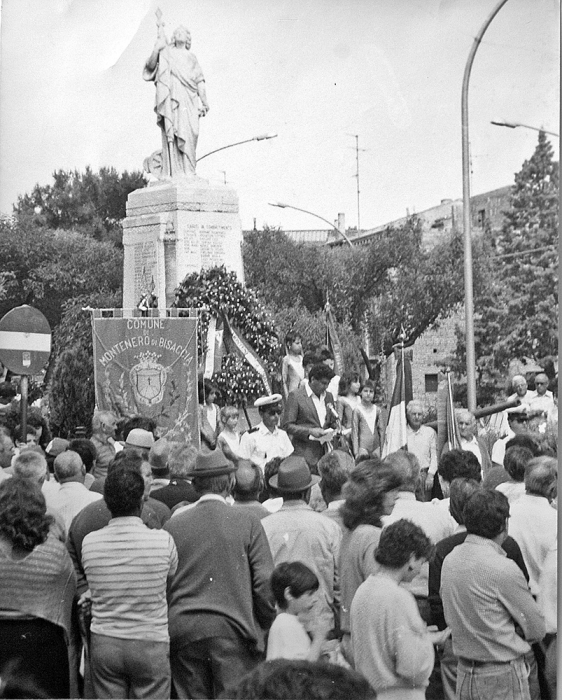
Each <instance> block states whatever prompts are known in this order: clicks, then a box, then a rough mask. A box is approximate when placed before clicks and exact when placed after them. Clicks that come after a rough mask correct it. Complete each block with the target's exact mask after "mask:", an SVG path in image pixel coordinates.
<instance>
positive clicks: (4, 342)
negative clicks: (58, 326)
mask: <svg viewBox="0 0 562 700" xmlns="http://www.w3.org/2000/svg"><path fill="white" fill-rule="evenodd" d="M50 354H51V327H50V326H49V322H48V321H47V319H46V318H45V316H43V314H42V313H41V312H40V311H39V310H38V309H34V308H33V307H32V306H28V305H27V304H24V305H23V306H17V307H16V308H15V309H12V310H11V311H8V313H7V314H6V315H5V316H3V317H2V320H0V362H2V363H3V364H5V365H6V367H7V368H8V369H9V370H11V371H12V372H14V373H15V374H38V373H39V372H40V371H41V370H42V369H43V367H44V365H45V363H46V362H47V360H48V359H49V355H50Z"/></svg>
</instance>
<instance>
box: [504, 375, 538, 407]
mask: <svg viewBox="0 0 562 700" xmlns="http://www.w3.org/2000/svg"><path fill="white" fill-rule="evenodd" d="M511 388H512V390H513V392H514V393H513V394H511V396H508V401H511V400H512V399H515V398H517V399H519V401H521V403H526V404H529V402H530V401H531V399H532V397H533V394H534V392H533V391H528V388H527V380H526V379H525V377H524V376H523V375H522V374H516V375H515V376H514V377H513V378H512V379H511Z"/></svg>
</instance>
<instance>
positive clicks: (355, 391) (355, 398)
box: [338, 372, 361, 430]
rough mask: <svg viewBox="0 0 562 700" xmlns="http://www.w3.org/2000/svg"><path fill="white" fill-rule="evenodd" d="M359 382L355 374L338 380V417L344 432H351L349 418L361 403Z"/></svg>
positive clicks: (349, 374)
mask: <svg viewBox="0 0 562 700" xmlns="http://www.w3.org/2000/svg"><path fill="white" fill-rule="evenodd" d="M359 389H361V380H360V379H359V375H358V374H357V372H348V373H347V374H345V375H344V376H343V377H342V378H341V379H340V384H339V390H338V415H339V417H340V421H341V424H342V428H344V430H346V429H349V430H351V417H352V415H353V411H354V409H356V408H357V407H358V406H359V404H360V403H361V399H360V398H359Z"/></svg>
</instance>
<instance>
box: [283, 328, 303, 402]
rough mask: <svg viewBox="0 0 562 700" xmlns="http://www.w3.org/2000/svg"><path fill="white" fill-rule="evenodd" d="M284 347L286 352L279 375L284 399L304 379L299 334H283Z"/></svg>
mask: <svg viewBox="0 0 562 700" xmlns="http://www.w3.org/2000/svg"><path fill="white" fill-rule="evenodd" d="M285 349H286V352H287V354H286V355H285V357H284V358H283V363H282V366H281V375H282V378H283V392H284V394H285V399H286V398H287V396H289V394H290V393H291V391H294V390H295V389H297V388H298V386H299V384H300V383H301V381H302V380H303V379H304V367H303V364H302V339H301V337H300V335H297V334H296V333H287V335H286V336H285Z"/></svg>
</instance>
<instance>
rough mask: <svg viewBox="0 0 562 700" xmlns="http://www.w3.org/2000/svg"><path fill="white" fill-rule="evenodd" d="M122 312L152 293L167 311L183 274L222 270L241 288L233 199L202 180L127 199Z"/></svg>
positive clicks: (162, 185)
mask: <svg viewBox="0 0 562 700" xmlns="http://www.w3.org/2000/svg"><path fill="white" fill-rule="evenodd" d="M123 246H124V249H125V262H124V274H123V308H125V309H132V308H135V307H136V306H137V305H138V303H139V301H140V299H141V297H142V295H143V294H146V293H148V292H151V291H152V282H153V283H154V287H153V291H152V293H153V294H154V295H155V296H156V297H157V299H158V308H160V309H164V308H167V307H170V306H171V305H172V303H173V302H174V290H175V289H176V287H177V286H178V285H179V284H180V283H181V282H182V280H183V279H184V277H185V276H186V275H187V274H190V273H192V272H200V271H201V270H202V269H207V268H209V267H215V266H216V265H225V267H226V268H227V270H232V271H234V272H235V273H236V275H237V277H238V279H239V280H240V282H242V283H243V282H244V271H243V267H242V229H241V225H240V219H239V215H238V195H237V193H236V191H235V190H234V189H233V188H232V187H228V186H227V185H211V184H209V183H207V182H205V181H204V180H196V181H192V180H180V179H178V180H170V181H159V182H158V183H156V184H153V185H150V186H148V187H145V188H143V189H140V190H136V191H135V192H131V194H130V195H129V197H128V199H127V217H126V219H125V220H124V222H123Z"/></svg>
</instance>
